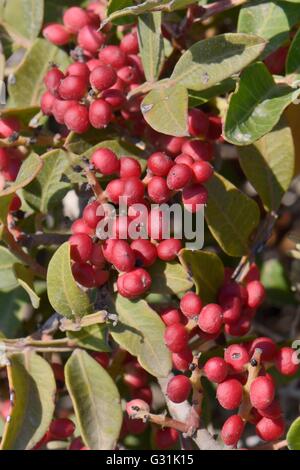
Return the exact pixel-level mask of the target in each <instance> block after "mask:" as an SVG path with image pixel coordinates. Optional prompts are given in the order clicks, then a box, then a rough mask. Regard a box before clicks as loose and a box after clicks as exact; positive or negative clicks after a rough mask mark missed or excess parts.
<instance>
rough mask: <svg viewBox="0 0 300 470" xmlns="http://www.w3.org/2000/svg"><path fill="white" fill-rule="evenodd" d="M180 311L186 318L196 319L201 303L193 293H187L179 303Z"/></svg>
mask: <svg viewBox="0 0 300 470" xmlns="http://www.w3.org/2000/svg"><path fill="white" fill-rule="evenodd" d="M180 309H181V311H182V313H183V314H184V315H185V316H186V317H187V318H195V317H197V316H198V315H199V314H200V312H201V309H202V301H201V299H200V297H199V295H197V294H195V293H194V292H187V293H186V294H184V296H183V297H182V299H181V301H180Z"/></svg>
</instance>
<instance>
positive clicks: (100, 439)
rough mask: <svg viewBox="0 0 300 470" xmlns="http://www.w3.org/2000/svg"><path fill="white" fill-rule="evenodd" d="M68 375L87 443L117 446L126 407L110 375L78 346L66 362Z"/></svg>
mask: <svg viewBox="0 0 300 470" xmlns="http://www.w3.org/2000/svg"><path fill="white" fill-rule="evenodd" d="M65 377H66V385H67V388H68V391H69V393H70V396H71V399H72V402H73V406H74V410H75V414H76V419H77V421H78V427H79V430H80V434H81V436H82V438H83V440H84V442H85V444H86V445H87V446H88V447H89V448H90V449H92V450H112V449H114V448H115V445H116V442H117V440H118V437H119V433H120V430H121V425H122V409H121V403H120V395H119V392H118V389H117V387H116V385H115V383H114V381H113V380H112V378H111V377H110V375H109V374H108V373H107V372H106V370H105V369H103V367H101V366H100V364H98V363H97V362H96V361H95V360H94V359H93V358H92V357H90V356H89V355H88V354H87V353H86V352H85V351H83V350H79V349H77V350H75V351H74V352H73V354H72V356H71V357H70V358H69V360H68V361H67V363H66V367H65Z"/></svg>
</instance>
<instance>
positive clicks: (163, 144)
mask: <svg viewBox="0 0 300 470" xmlns="http://www.w3.org/2000/svg"><path fill="white" fill-rule="evenodd" d="M185 142H187V139H186V137H173V136H170V135H163V134H160V135H159V143H158V145H159V147H160V148H161V149H163V150H164V151H165V152H166V153H167V154H168V155H170V156H171V157H176V156H177V155H179V154H180V153H181V152H182V146H183V145H184V143H185Z"/></svg>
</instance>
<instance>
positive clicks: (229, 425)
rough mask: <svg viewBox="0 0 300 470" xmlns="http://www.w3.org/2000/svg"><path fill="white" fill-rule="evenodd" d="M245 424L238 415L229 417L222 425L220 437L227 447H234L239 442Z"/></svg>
mask: <svg viewBox="0 0 300 470" xmlns="http://www.w3.org/2000/svg"><path fill="white" fill-rule="evenodd" d="M244 427H245V423H244V421H243V420H242V418H241V417H240V416H239V415H232V416H230V417H229V418H228V419H227V420H226V421H225V423H224V424H223V427H222V431H221V437H222V439H223V442H224V444H226V445H227V446H235V445H236V444H237V443H238V441H239V440H240V438H241V436H242V434H243V431H244Z"/></svg>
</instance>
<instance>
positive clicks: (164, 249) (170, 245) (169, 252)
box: [157, 238, 182, 261]
mask: <svg viewBox="0 0 300 470" xmlns="http://www.w3.org/2000/svg"><path fill="white" fill-rule="evenodd" d="M181 248H182V243H181V240H178V239H176V238H170V239H169V240H163V241H162V242H160V244H159V245H158V246H157V255H158V257H159V259H161V260H163V261H173V260H174V259H176V258H177V255H178V253H179V251H180V250H181Z"/></svg>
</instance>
